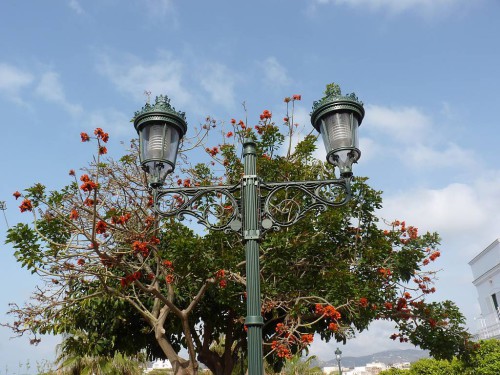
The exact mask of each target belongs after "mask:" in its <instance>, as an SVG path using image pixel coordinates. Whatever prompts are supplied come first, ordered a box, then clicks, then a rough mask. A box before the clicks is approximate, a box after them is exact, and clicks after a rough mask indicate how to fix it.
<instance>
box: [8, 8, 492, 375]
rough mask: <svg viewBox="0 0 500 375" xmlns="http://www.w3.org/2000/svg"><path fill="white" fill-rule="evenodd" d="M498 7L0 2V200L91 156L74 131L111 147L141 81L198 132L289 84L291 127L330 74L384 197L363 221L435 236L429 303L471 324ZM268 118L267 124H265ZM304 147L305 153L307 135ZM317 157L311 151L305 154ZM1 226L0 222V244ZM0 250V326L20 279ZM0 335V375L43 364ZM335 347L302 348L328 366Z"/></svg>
mask: <svg viewBox="0 0 500 375" xmlns="http://www.w3.org/2000/svg"><path fill="white" fill-rule="evenodd" d="M499 15H500V3H499V2H498V1H496V0H475V1H467V0H302V1H300V0H266V1H263V0H254V1H247V2H241V1H234V0H232V1H228V0H221V1H210V2H209V1H182V2H181V1H173V0H130V1H127V2H123V1H118V0H99V1H90V0H89V1H83V0H58V1H52V2H42V1H29V0H25V1H12V0H6V1H3V2H2V4H1V5H0V51H1V52H0V110H1V115H2V126H1V129H2V137H1V139H0V147H1V148H0V149H1V150H2V162H1V170H2V176H3V178H2V183H1V184H0V200H2V201H6V204H7V210H6V211H5V214H6V217H7V220H8V222H9V224H10V225H13V224H15V223H17V222H19V221H23V220H26V219H27V218H25V217H23V216H21V215H20V213H19V210H18V208H17V206H18V204H19V203H16V202H15V201H14V199H13V197H12V193H13V192H14V191H16V190H22V189H24V188H26V187H29V186H31V185H32V184H33V183H35V182H42V183H44V184H45V185H47V186H49V187H50V188H54V189H56V188H59V187H61V186H63V184H65V183H67V182H68V176H67V173H68V171H69V169H72V168H73V169H78V168H79V167H81V166H83V165H85V163H86V162H87V161H88V160H89V159H90V157H91V153H92V151H93V150H91V149H90V147H88V145H83V144H82V143H81V142H80V139H79V134H80V132H81V131H88V132H91V131H92V130H93V129H94V128H95V127H102V128H103V129H104V130H105V131H107V132H109V133H110V136H111V140H110V145H109V146H110V147H108V148H109V149H110V152H111V153H112V154H114V155H120V153H121V152H122V150H123V149H124V148H123V147H124V146H122V145H121V144H120V141H125V142H126V141H128V140H129V139H131V138H132V137H134V136H135V131H134V130H133V126H132V124H131V123H130V122H129V120H130V118H131V117H132V115H133V112H134V111H135V110H137V109H139V108H140V107H141V106H142V104H143V103H144V101H145V96H144V91H145V90H148V91H151V92H152V94H153V96H154V95H159V94H162V93H166V94H168V95H169V96H170V97H171V98H172V103H173V104H174V105H175V107H176V108H178V109H181V110H183V111H186V113H187V119H188V123H189V124H192V125H197V124H199V123H201V122H202V121H203V119H204V118H205V117H206V116H207V115H212V116H214V117H215V118H217V119H219V120H224V121H226V122H227V121H229V120H230V119H231V118H233V117H234V118H238V119H239V118H244V111H243V108H242V106H241V103H242V102H243V101H245V102H246V106H247V109H248V115H249V121H250V122H252V121H254V122H257V120H258V115H259V114H260V113H261V112H262V110H263V109H269V110H271V111H272V112H273V113H275V114H276V115H278V116H281V114H282V113H283V112H284V109H285V108H284V105H283V98H284V97H285V96H290V95H292V94H301V95H302V101H301V102H299V105H298V108H297V118H298V122H299V123H300V124H301V125H306V126H309V119H308V113H309V111H310V108H311V105H312V102H313V101H314V100H317V99H319V98H320V97H321V95H322V92H323V89H324V86H325V84H326V83H329V82H337V83H339V84H340V85H341V86H342V88H343V89H344V91H346V92H351V91H355V92H356V94H358V96H359V97H360V99H361V100H363V101H364V103H365V109H366V117H365V120H364V121H363V124H362V126H361V128H360V136H361V148H362V157H361V159H360V161H359V165H357V166H356V168H355V174H357V175H361V176H368V177H369V178H370V181H371V185H372V186H373V187H375V188H377V189H380V190H383V191H384V208H383V209H382V210H381V212H380V216H381V217H384V218H386V219H388V220H393V219H406V221H407V222H408V223H410V224H412V225H415V226H417V227H419V228H420V229H421V230H433V231H438V232H439V233H440V234H441V235H442V238H443V241H442V247H441V250H442V254H443V255H442V257H441V258H440V260H439V262H438V263H437V264H436V266H437V267H438V268H443V271H442V272H441V273H440V277H439V281H438V283H437V289H438V292H437V293H436V298H438V299H452V300H454V301H455V302H456V303H457V304H458V305H459V306H460V308H461V309H462V310H463V312H464V313H465V314H466V316H467V318H468V321H469V324H470V326H471V328H472V329H474V328H475V323H474V320H473V318H474V317H475V316H478V315H479V307H478V304H477V295H476V292H475V289H474V288H473V286H472V283H471V282H472V275H471V272H470V269H469V266H468V264H467V263H468V261H470V260H471V259H472V257H473V256H474V255H475V254H477V253H478V252H480V251H481V250H482V249H484V248H485V247H486V246H487V245H489V244H490V243H491V242H492V241H493V240H494V239H495V238H497V237H499V226H498V224H497V223H498V222H500V220H499V219H500V214H499V212H500V211H499V209H498V208H499V207H500V166H499V164H498V152H497V147H496V146H497V143H498V140H499V130H498V129H499V127H498V126H497V124H498V120H497V118H496V117H497V114H496V112H495V110H496V109H498V108H500V93H499V89H498V88H499V84H500V74H499V66H500V43H499V42H498V37H499V35H500V23H499V22H498V17H499ZM278 118H280V117H278ZM320 146H321V145H320ZM320 154H321V153H319V156H321V155H320ZM6 228H7V225H6V223H5V220H4V218H3V215H2V217H0V233H1V234H0V236H1V237H0V240H2V242H3V240H4V238H5V230H6ZM12 253H13V251H12V249H11V248H10V247H9V246H6V245H3V246H2V247H1V251H0V262H1V264H2V265H3V272H1V273H0V285H1V288H2V289H1V293H0V318H1V319H2V320H4V319H6V318H5V312H6V311H7V303H8V302H11V301H16V302H22V301H24V300H26V299H27V298H28V296H29V294H30V291H31V289H32V287H33V286H34V285H35V283H36V279H35V278H34V277H32V276H31V275H29V274H28V273H26V272H25V271H22V270H20V269H19V266H18V265H17V263H16V262H15V260H14V258H13V255H12ZM390 333H392V330H391V329H387V327H385V326H384V325H377V326H374V327H373V328H371V329H370V331H369V332H367V333H366V334H363V335H362V336H361V337H360V338H359V339H357V340H355V341H353V342H350V343H348V344H347V345H346V346H344V347H342V350H343V351H344V354H345V355H358V354H367V353H371V352H375V351H378V350H382V349H389V348H394V347H397V348H400V347H401V348H406V347H402V346H399V345H394V343H393V342H392V341H390V340H389V339H388V338H387V337H388V336H389V335H390ZM9 337H10V332H9V331H7V330H6V329H4V328H0V374H3V373H5V366H6V365H7V366H9V369H10V372H9V373H12V371H13V369H14V368H17V366H18V363H19V362H20V361H21V362H23V363H24V362H25V360H26V359H27V358H30V361H31V363H32V364H34V363H35V362H36V361H37V360H40V359H42V358H48V359H52V357H53V351H54V346H55V344H56V343H57V340H56V339H53V338H48V339H46V340H45V341H44V342H42V344H40V346H39V347H38V348H34V347H30V346H29V344H28V343H27V339H24V338H21V339H16V340H9ZM335 347H336V344H334V343H330V344H325V345H315V353H316V354H318V355H319V356H320V358H328V357H331V355H327V353H332V352H333V351H334V350H335Z"/></svg>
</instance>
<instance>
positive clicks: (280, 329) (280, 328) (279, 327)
mask: <svg viewBox="0 0 500 375" xmlns="http://www.w3.org/2000/svg"><path fill="white" fill-rule="evenodd" d="M274 330H275V331H276V332H278V333H284V332H286V327H285V325H284V324H283V323H278V324H276V328H274Z"/></svg>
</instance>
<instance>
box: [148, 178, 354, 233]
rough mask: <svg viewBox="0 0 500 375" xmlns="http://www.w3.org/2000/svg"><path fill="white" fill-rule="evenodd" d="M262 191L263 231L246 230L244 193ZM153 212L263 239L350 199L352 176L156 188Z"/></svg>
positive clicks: (260, 206) (259, 194)
mask: <svg viewBox="0 0 500 375" xmlns="http://www.w3.org/2000/svg"><path fill="white" fill-rule="evenodd" d="M249 183H251V184H255V185H256V186H257V189H258V199H257V207H256V209H257V210H258V222H259V227H260V229H257V230H244V225H243V221H244V219H243V215H242V212H243V210H244V209H252V208H251V207H246V208H244V207H242V198H241V197H242V194H243V189H244V187H245V186H246V184H249ZM153 191H154V193H153V194H154V210H155V212H156V213H158V214H159V215H160V216H162V217H176V218H177V219H179V220H184V218H185V216H186V215H189V216H192V217H194V218H195V219H196V220H197V222H198V223H200V224H202V225H203V226H205V227H206V228H208V229H211V230H220V231H224V232H226V233H231V232H236V233H238V234H240V236H241V237H242V238H243V239H244V240H253V239H256V240H259V239H261V238H262V237H263V235H264V234H265V233H266V232H268V231H269V230H273V231H278V230H279V229H280V228H284V227H288V226H291V225H294V224H295V223H297V222H298V221H299V220H301V219H302V218H304V217H305V216H306V215H307V214H308V213H309V212H311V211H313V210H318V211H321V212H322V211H325V210H326V209H327V208H328V207H339V206H342V205H345V204H346V203H347V202H348V201H349V200H350V199H351V195H352V193H351V178H340V179H333V180H322V181H287V182H271V183H265V182H262V181H260V179H259V178H258V177H257V176H255V175H246V176H243V178H242V180H241V183H240V184H237V185H220V186H199V187H188V188H169V189H154V190H153Z"/></svg>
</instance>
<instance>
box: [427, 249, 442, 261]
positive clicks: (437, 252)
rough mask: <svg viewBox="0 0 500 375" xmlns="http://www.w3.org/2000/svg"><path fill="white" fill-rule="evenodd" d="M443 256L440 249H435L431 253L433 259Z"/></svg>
mask: <svg viewBox="0 0 500 375" xmlns="http://www.w3.org/2000/svg"><path fill="white" fill-rule="evenodd" d="M440 256H441V253H440V252H439V251H435V252H433V253H432V254H431V256H430V257H429V259H430V260H432V261H435V260H436V258H439V257H440Z"/></svg>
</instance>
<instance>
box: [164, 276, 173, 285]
mask: <svg viewBox="0 0 500 375" xmlns="http://www.w3.org/2000/svg"><path fill="white" fill-rule="evenodd" d="M165 281H166V282H167V283H168V284H172V283H173V282H174V275H171V274H169V275H167V276H166V277H165Z"/></svg>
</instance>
